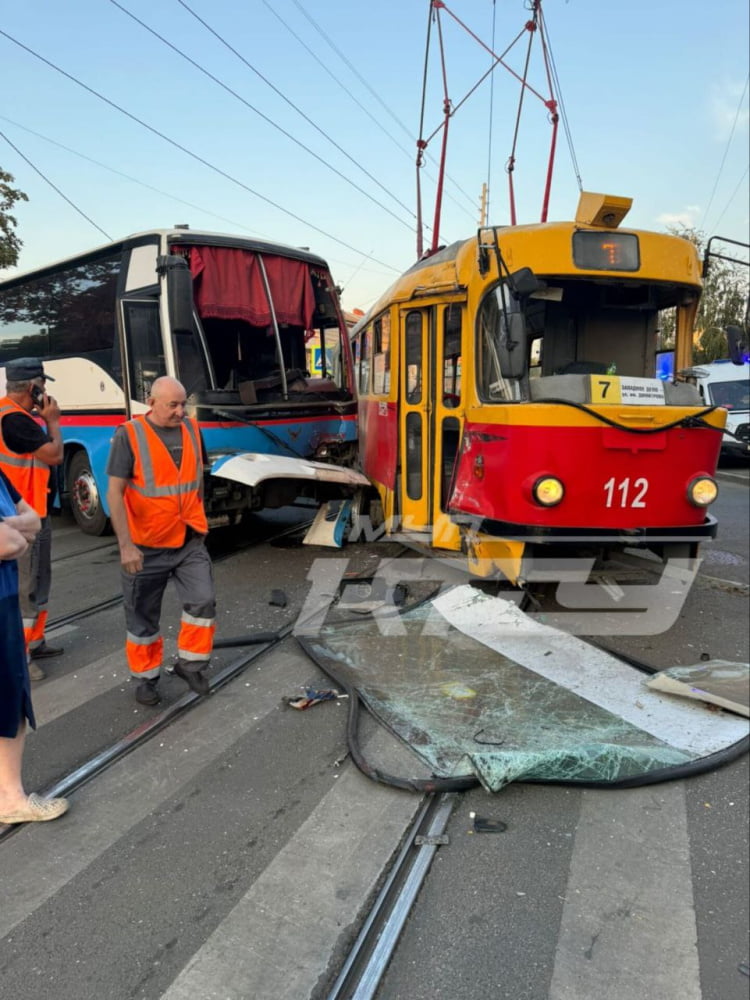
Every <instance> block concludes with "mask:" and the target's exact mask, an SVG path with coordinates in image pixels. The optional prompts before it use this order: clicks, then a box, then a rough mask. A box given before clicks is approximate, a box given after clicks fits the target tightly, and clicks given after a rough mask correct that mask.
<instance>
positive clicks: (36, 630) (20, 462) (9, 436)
mask: <svg viewBox="0 0 750 1000" xmlns="http://www.w3.org/2000/svg"><path fill="white" fill-rule="evenodd" d="M45 379H49V381H51V382H54V379H53V378H52V377H51V376H50V375H45V373H44V367H43V365H42V362H41V361H40V360H39V359H38V358H16V359H15V360H13V361H8V363H7V364H6V366H5V396H4V397H3V398H2V399H0V468H2V470H3V472H4V473H5V475H6V476H7V477H8V479H9V480H10V481H11V483H13V485H14V486H15V488H16V489H17V490H18V492H19V493H20V494H21V496H22V497H23V499H24V500H25V501H26V503H28V505H29V506H30V507H32V508H33V509H34V510H35V511H36V513H37V514H38V515H39V517H40V518H41V521H42V529H41V531H40V532H39V534H38V535H37V536H36V539H35V540H34V542H33V544H32V545H30V546H29V548H28V550H27V551H26V552H25V553H24V555H23V556H21V558H20V559H19V560H18V574H19V583H18V586H19V597H20V602H21V615H22V617H23V629H24V637H25V639H26V651H27V656H28V658H29V676H30V677H31V680H32V681H40V680H43V679H44V671H43V670H42V669H41V667H40V666H39V664H38V663H37V662H36V660H37V659H41V658H42V657H46V656H57V655H59V654H60V653H62V649H61V648H59V647H55V646H50V645H49V644H48V643H47V641H46V640H45V637H44V630H45V627H46V624H47V604H48V602H49V594H50V586H51V582H52V529H51V526H50V520H49V517H48V515H47V499H48V496H49V480H50V466H53V465H60V464H62V461H63V442H62V434H61V432H60V408H59V406H58V405H57V402H56V401H55V400H54V399H53V398H52V396H48V395H47V393H46V390H45ZM35 418H36V419H35ZM38 418H41V420H42V421H43V422H44V424H45V425H46V429H45V428H44V427H42V426H41V425H40V423H39V420H38Z"/></svg>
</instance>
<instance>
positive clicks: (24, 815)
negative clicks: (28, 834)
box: [0, 792, 68, 824]
mask: <svg viewBox="0 0 750 1000" xmlns="http://www.w3.org/2000/svg"><path fill="white" fill-rule="evenodd" d="M67 811H68V800H67V799H43V798H42V797H41V796H40V795H37V794H36V793H35V792H32V793H31V795H29V797H28V798H27V799H26V805H25V806H22V807H21V808H20V809H16V811H15V812H12V813H6V814H5V815H4V816H3V815H0V824H2V823H5V824H8V823H44V822H46V821H47V820H49V819H57V817H58V816H62V814H63V813H66V812H67Z"/></svg>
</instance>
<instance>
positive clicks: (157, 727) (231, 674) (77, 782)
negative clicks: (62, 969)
mask: <svg viewBox="0 0 750 1000" xmlns="http://www.w3.org/2000/svg"><path fill="white" fill-rule="evenodd" d="M293 628H294V623H291V624H289V625H286V626H284V627H283V628H281V629H279V631H278V632H277V633H276V634H275V635H274V638H273V639H272V640H271V641H269V642H265V643H264V644H263V645H259V646H257V647H256V648H254V649H253V651H252V652H251V653H248V654H243V655H242V656H240V657H238V658H237V659H236V660H234V662H232V663H230V664H228V665H227V666H226V667H225V668H224V669H223V670H222V671H221V672H220V673H218V674H216V676H215V677H212V678H211V679H210V681H209V694H211V693H212V692H214V691H218V690H219V688H222V687H224V685H226V684H228V683H229V682H230V681H232V680H234V678H235V677H238V676H239V675H240V674H241V673H242V672H243V671H244V670H245V668H246V667H247V666H249V664H250V663H252V662H253V661H254V660H256V659H258V658H259V657H261V656H262V655H263V654H264V653H266V652H268V651H269V650H270V649H271V648H273V647H274V646H277V645H278V644H279V643H280V642H281V641H282V639H285V638H286V637H287V636H288V635H289V634H290V633H291V631H292V629H293ZM203 697H208V696H207V695H206V696H203V695H199V694H196V693H195V692H194V691H188V692H186V693H185V694H184V695H183V696H182V697H181V698H180V699H179V700H178V701H176V702H174V703H173V704H171V705H169V706H168V707H167V708H165V709H163V710H162V711H161V712H159V713H158V714H157V715H154V716H153V717H152V718H150V719H147V720H146V721H145V722H142V723H141V724H140V725H139V726H136V728H135V729H133V730H132V731H131V732H129V733H127V734H126V735H125V736H123V737H121V738H120V739H118V740H116V741H115V742H114V743H112V744H111V745H110V746H108V747H105V748H104V749H103V750H100V751H99V752H98V753H96V754H94V756H93V757H91V758H90V759H89V760H87V761H85V762H84V763H83V764H81V766H80V767H77V768H76V769H75V770H73V771H71V772H70V773H69V774H66V775H65V776H64V777H63V778H60V779H59V780H58V781H56V782H55V783H54V784H52V785H50V786H49V787H48V788H46V789H44V791H42V793H41V794H42V796H43V797H44V798H56V797H58V796H61V795H62V796H67V795H70V794H71V793H72V792H75V791H77V789H79V788H81V787H82V786H83V785H85V784H86V783H87V782H88V781H91V780H92V778H95V777H97V776H98V775H100V774H101V773H102V772H103V771H105V770H106V769H107V768H108V767H110V766H111V765H112V764H116V763H117V762H118V761H120V760H122V758H123V757H125V756H126V755H127V754H129V753H132V751H133V750H135V749H137V748H138V747H139V746H141V745H142V744H143V743H146V742H147V741H148V740H150V739H151V738H152V737H154V736H156V734H157V733H160V732H161V731H162V730H163V729H166V728H167V726H169V725H171V724H172V723H173V722H175V721H176V720H177V719H178V718H180V716H182V715H184V714H185V713H186V712H187V711H189V710H190V709H191V708H192V707H193V706H194V705H195V704H196V702H198V701H202V700H203ZM23 826H25V824H24V823H15V824H12V825H9V826H8V825H3V824H0V843H2V842H3V841H4V840H7V839H8V837H10V836H12V834H13V833H15V832H16V831H17V830H20V829H21V827H23Z"/></svg>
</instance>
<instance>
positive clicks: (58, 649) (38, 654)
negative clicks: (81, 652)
mask: <svg viewBox="0 0 750 1000" xmlns="http://www.w3.org/2000/svg"><path fill="white" fill-rule="evenodd" d="M30 652H31V655H32V656H33V657H34V659H35V660H39V659H44V658H45V657H47V656H59V655H60V654H61V653H64V652H65V650H64V649H63V648H62V646H50V645H49V643H48V642H47V640H46V639H43V640H42V643H41V645H39V646H35V647H34V648H33V649H32V650H31V651H30Z"/></svg>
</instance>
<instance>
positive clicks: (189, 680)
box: [174, 661, 209, 694]
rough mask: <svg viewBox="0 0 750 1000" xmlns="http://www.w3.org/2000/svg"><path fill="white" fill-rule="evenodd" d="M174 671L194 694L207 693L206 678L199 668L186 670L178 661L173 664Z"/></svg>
mask: <svg viewBox="0 0 750 1000" xmlns="http://www.w3.org/2000/svg"><path fill="white" fill-rule="evenodd" d="M174 672H175V673H176V674H177V676H178V677H180V678H182V680H183V681H185V683H186V684H187V685H188V686H189V687H190V689H191V690H192V691H195V693H196V694H208V691H209V686H208V678H207V677H204V676H203V674H202V673H201V672H200V670H187V669H186V668H185V667H183V665H182V664H181V663H180V662H179V661H178V662H177V663H175V665H174Z"/></svg>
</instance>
